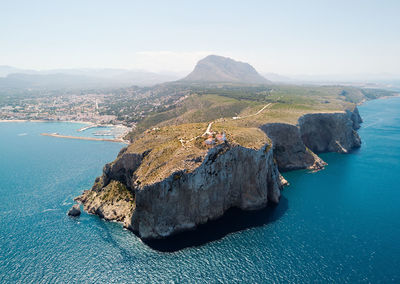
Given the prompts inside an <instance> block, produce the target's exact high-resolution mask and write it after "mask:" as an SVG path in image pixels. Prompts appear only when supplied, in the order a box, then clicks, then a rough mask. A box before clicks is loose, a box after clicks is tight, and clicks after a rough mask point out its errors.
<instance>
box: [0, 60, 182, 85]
mask: <svg viewBox="0 0 400 284" xmlns="http://www.w3.org/2000/svg"><path fill="white" fill-rule="evenodd" d="M179 77H180V75H178V74H175V73H172V72H171V73H153V72H147V71H142V70H126V69H54V70H45V71H37V70H28V69H18V68H15V67H11V66H0V91H1V90H5V89H8V90H10V89H26V88H36V89H40V88H44V89H58V88H70V89H80V88H115V87H127V86H133V85H137V86H151V85H155V84H159V83H164V82H168V81H175V80H177V79H179Z"/></svg>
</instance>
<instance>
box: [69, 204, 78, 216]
mask: <svg viewBox="0 0 400 284" xmlns="http://www.w3.org/2000/svg"><path fill="white" fill-rule="evenodd" d="M67 215H68V216H72V217H78V216H79V215H81V208H80V206H79V204H74V205H73V206H72V207H71V209H69V210H68V213H67Z"/></svg>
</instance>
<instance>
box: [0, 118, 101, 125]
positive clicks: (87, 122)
mask: <svg viewBox="0 0 400 284" xmlns="http://www.w3.org/2000/svg"><path fill="white" fill-rule="evenodd" d="M6 122H18V123H21V122H67V123H80V124H87V125H91V124H94V123H93V122H89V121H81V120H44V119H0V123H6Z"/></svg>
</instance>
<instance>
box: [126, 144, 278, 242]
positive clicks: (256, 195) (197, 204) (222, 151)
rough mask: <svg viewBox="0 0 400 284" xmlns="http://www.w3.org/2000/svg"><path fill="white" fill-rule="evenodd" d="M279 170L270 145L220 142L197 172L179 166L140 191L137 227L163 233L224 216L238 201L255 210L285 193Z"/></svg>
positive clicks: (141, 232) (134, 220) (150, 234)
mask: <svg viewBox="0 0 400 284" xmlns="http://www.w3.org/2000/svg"><path fill="white" fill-rule="evenodd" d="M280 187H281V184H280V178H279V172H278V169H277V167H276V165H275V164H274V161H273V152H272V149H268V145H266V146H264V147H263V148H262V149H260V150H258V151H257V150H253V149H248V148H244V147H241V146H230V145H228V144H223V145H219V146H217V147H215V148H213V149H211V150H210V151H209V153H208V155H207V156H206V158H205V160H204V162H203V163H202V165H201V166H200V167H198V168H197V169H196V170H195V171H194V172H192V173H185V172H178V173H174V174H173V175H171V176H170V177H169V178H167V179H165V180H163V181H162V182H159V183H155V184H153V185H149V186H145V187H144V188H140V189H138V190H136V191H135V193H136V209H135V211H134V213H133V216H132V224H131V229H133V230H134V231H137V232H138V233H139V235H140V236H141V237H142V238H162V237H166V236H169V235H171V234H174V233H177V232H179V231H183V230H187V229H191V228H194V227H196V226H197V225H198V224H202V223H205V222H207V221H208V220H212V219H215V218H218V217H220V216H222V215H223V214H224V212H225V211H226V210H227V209H229V208H231V207H237V208H240V209H244V210H253V209H258V208H261V207H264V206H265V205H266V204H267V203H268V202H269V201H271V202H275V203H277V202H278V201H279V197H280Z"/></svg>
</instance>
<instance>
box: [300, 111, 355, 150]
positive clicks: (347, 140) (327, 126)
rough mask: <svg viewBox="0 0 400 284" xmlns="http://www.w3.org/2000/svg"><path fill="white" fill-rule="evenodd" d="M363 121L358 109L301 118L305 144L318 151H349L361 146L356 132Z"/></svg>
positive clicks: (301, 133)
mask: <svg viewBox="0 0 400 284" xmlns="http://www.w3.org/2000/svg"><path fill="white" fill-rule="evenodd" d="M360 122H362V120H361V117H360V115H359V113H358V109H357V108H355V109H354V111H345V112H339V113H312V114H306V115H303V116H302V117H300V118H299V127H300V135H301V138H302V140H303V142H304V144H305V145H306V146H307V147H308V148H309V149H311V150H312V151H314V152H316V153H321V152H339V153H348V152H349V151H350V150H351V149H353V148H358V147H360V146H361V139H360V137H359V136H358V133H357V132H356V129H358V128H359V127H360Z"/></svg>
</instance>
